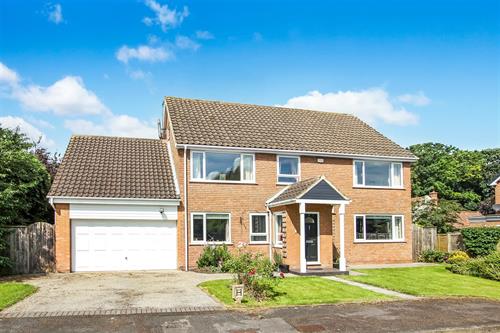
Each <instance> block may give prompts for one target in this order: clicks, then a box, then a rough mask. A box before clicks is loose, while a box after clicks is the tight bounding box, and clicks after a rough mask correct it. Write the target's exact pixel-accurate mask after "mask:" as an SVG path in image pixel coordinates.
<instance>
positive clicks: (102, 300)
mask: <svg viewBox="0 0 500 333" xmlns="http://www.w3.org/2000/svg"><path fill="white" fill-rule="evenodd" d="M228 277H229V275H224V274H201V273H194V272H180V271H148V272H146V271H144V272H142V271H141V272H106V273H68V274H49V275H47V276H43V277H35V278H29V279H23V280H21V281H22V282H26V283H29V284H32V285H35V286H37V287H39V290H38V292H36V293H35V294H33V295H32V296H30V297H28V298H26V299H24V300H23V301H21V302H19V303H17V304H15V305H13V306H11V307H9V308H7V309H5V310H4V311H2V313H13V312H51V313H52V312H68V311H70V312H74V311H96V310H116V309H131V308H136V309H137V308H150V309H172V308H180V307H182V308H188V307H221V306H220V304H219V303H218V302H216V301H215V300H214V299H212V298H211V297H210V296H208V295H207V294H206V293H205V292H203V291H202V290H201V289H200V288H198V287H197V285H198V284H199V283H201V282H203V281H207V280H213V279H221V278H228Z"/></svg>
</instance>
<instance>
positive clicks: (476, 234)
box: [461, 227, 500, 257]
mask: <svg viewBox="0 0 500 333" xmlns="http://www.w3.org/2000/svg"><path fill="white" fill-rule="evenodd" d="M461 233H462V239H463V243H464V246H465V250H466V251H467V252H468V253H469V254H470V255H471V256H473V257H478V256H485V255H488V254H490V253H492V252H493V251H495V250H496V247H497V244H498V242H499V241H500V228H497V227H481V228H464V229H462V230H461Z"/></svg>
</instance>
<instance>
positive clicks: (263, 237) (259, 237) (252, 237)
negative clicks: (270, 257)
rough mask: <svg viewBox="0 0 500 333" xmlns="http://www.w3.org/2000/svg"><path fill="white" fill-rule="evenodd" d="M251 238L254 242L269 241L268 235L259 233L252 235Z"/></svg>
mask: <svg viewBox="0 0 500 333" xmlns="http://www.w3.org/2000/svg"><path fill="white" fill-rule="evenodd" d="M250 240H251V241H252V242H267V236H257V235H252V236H251V237H250Z"/></svg>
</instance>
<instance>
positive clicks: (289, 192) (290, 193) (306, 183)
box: [270, 177, 320, 203]
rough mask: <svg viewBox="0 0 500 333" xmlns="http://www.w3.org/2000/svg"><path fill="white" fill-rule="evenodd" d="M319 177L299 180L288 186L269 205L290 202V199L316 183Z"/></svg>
mask: <svg viewBox="0 0 500 333" xmlns="http://www.w3.org/2000/svg"><path fill="white" fill-rule="evenodd" d="M319 178H320V177H313V178H308V179H304V180H301V181H300V182H297V183H295V184H292V185H288V186H287V187H286V188H285V189H284V190H283V192H281V193H280V194H279V195H278V196H277V197H276V198H274V199H273V200H272V201H271V202H270V203H274V202H280V201H285V200H290V199H295V198H297V197H298V196H299V195H301V194H302V193H304V191H306V190H307V189H308V188H310V187H311V186H312V185H314V184H315V183H317V182H318V180H319Z"/></svg>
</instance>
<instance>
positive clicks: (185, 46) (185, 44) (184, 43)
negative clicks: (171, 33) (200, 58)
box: [175, 36, 201, 51]
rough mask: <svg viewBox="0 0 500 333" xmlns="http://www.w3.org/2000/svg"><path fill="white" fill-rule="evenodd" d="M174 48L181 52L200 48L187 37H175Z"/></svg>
mask: <svg viewBox="0 0 500 333" xmlns="http://www.w3.org/2000/svg"><path fill="white" fill-rule="evenodd" d="M175 46H177V47H178V48H180V49H182V50H193V51H196V50H198V49H199V48H200V46H201V45H200V44H198V43H196V42H195V41H194V40H192V39H191V38H189V37H187V36H177V37H176V38H175Z"/></svg>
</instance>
